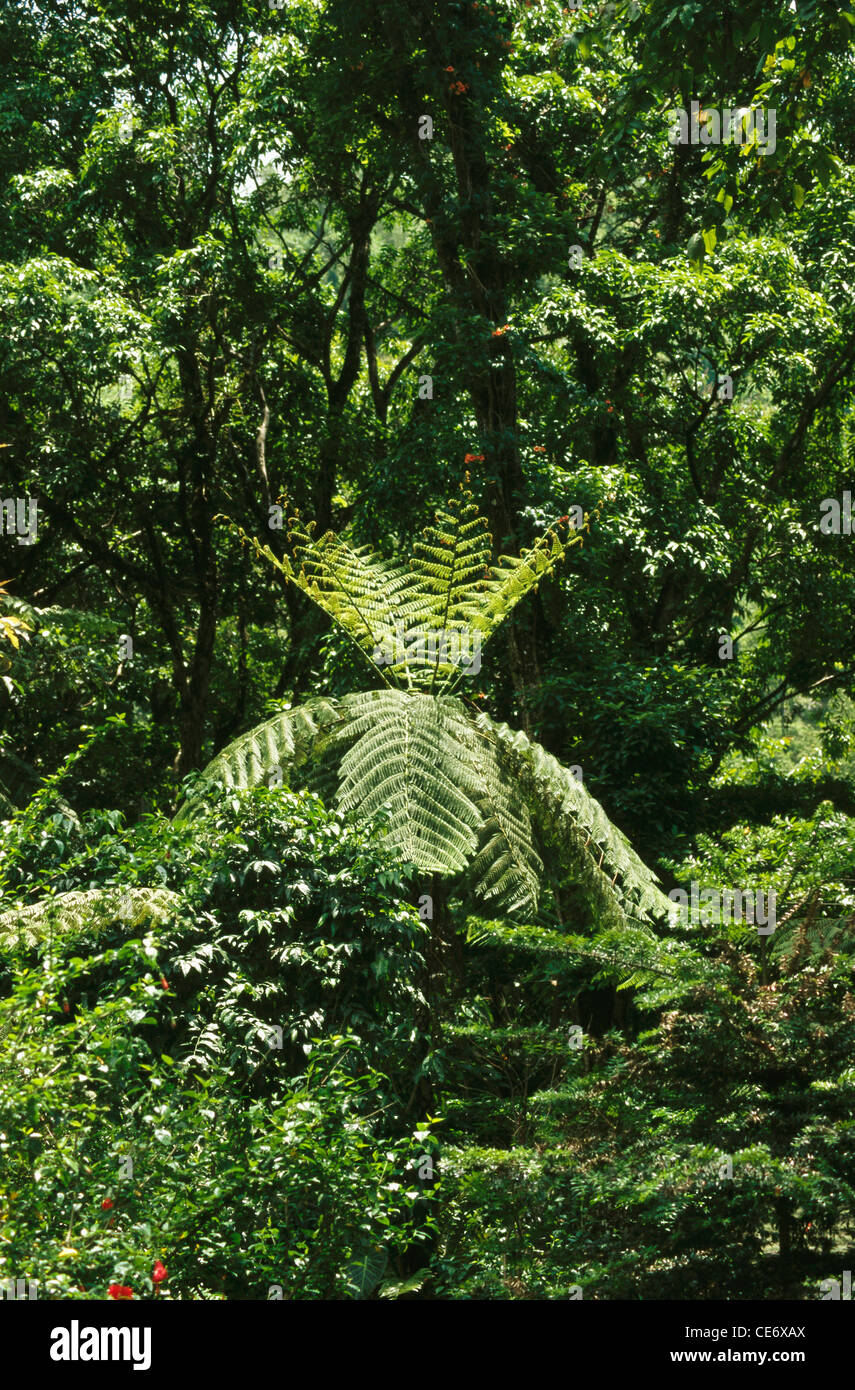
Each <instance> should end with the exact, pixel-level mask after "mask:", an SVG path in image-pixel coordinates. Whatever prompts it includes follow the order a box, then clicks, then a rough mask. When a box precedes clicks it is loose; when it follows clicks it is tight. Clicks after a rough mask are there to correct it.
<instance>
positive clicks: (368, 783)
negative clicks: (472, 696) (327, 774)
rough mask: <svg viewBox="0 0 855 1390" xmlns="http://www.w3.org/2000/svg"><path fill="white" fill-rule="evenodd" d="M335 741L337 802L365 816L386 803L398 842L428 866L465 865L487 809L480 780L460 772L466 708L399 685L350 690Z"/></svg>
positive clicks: (432, 869)
mask: <svg viewBox="0 0 855 1390" xmlns="http://www.w3.org/2000/svg"><path fill="white" fill-rule="evenodd" d="M340 709H341V712H342V713H343V714H344V716H345V721H344V722H343V723H342V724H341V725H340V727H339V728H338V729H337V730H336V731H335V732H334V733H333V734H332V735H331V738H330V739H329V741H328V742H329V746H330V747H334V748H336V749H339V750H340V749H344V748H347V751H346V752H345V753H344V755H343V756H342V758H341V761H340V764H339V786H338V794H337V798H336V800H337V802H338V805H339V806H340V807H341V808H342V809H343V810H353V811H357V812H359V813H360V814H361V815H364V816H365V817H370V816H372V815H374V814H375V813H376V812H377V811H379V810H380V809H381V807H384V808H385V809H386V812H387V815H388V817H389V827H388V836H389V839H390V841H391V844H392V845H393V846H394V847H395V848H396V849H398V850H400V852H401V854H402V855H403V856H404V857H405V858H406V859H408V860H409V861H410V863H412V864H417V865H418V866H419V868H422V869H424V870H425V872H427V873H445V874H456V873H460V872H462V871H463V870H464V869H465V868H466V865H467V863H468V862H469V860H470V859H471V858H472V855H473V854H474V852H475V850H476V848H477V843H478V837H477V832H478V830H479V828H480V826H481V823H482V816H481V813H480V811H479V808H478V805H477V802H476V800H475V798H474V796H473V792H474V791H475V779H474V778H473V777H469V778H467V777H466V776H461V768H460V752H461V745H460V734H459V728H460V715H461V713H462V710H461V707H460V706H459V705H458V704H457V702H456V701H453V700H445V699H441V698H439V699H434V698H433V697H432V696H430V695H424V694H417V693H413V694H408V693H405V692H404V691H398V690H377V691H371V692H368V693H367V694H363V695H348V696H345V697H344V699H343V700H342V701H341V702H340Z"/></svg>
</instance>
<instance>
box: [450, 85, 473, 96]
mask: <svg viewBox="0 0 855 1390" xmlns="http://www.w3.org/2000/svg"><path fill="white" fill-rule="evenodd" d="M448 90H449V91H450V92H453V93H454V95H455V96H457V97H462V96H463V93H464V92H468V91H469V87H468V85H467V83H465V82H452V84H451V86H450V87H449V89H448Z"/></svg>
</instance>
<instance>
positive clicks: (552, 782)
mask: <svg viewBox="0 0 855 1390" xmlns="http://www.w3.org/2000/svg"><path fill="white" fill-rule="evenodd" d="M476 724H477V726H478V728H479V729H481V730H482V731H483V733H484V734H485V736H486V737H488V738H491V739H493V740H495V743H496V749H497V756H498V758H499V761H500V763H501V764H502V766H503V769H504V773H505V775H506V776H510V777H512V778H515V779H518V781H519V784H520V786H521V787H522V788H524V794H525V796H526V801H527V804H528V806H529V807H530V808H531V812H532V818H533V820H534V823H535V827H536V829H537V831H538V834H539V837H540V838H541V840H542V842H543V844H544V847H545V848H546V849H548V850H549V851H550V855H551V856H554V857H555V863H556V865H557V866H559V867H561V868H564V869H565V870H566V869H567V868H571V870H572V871H573V872H574V874H575V877H576V880H577V882H580V883H582V884H583V886H585V887H586V888H587V889H588V890H589V891H590V892H591V893H592V894H593V895H594V897H595V898H596V899H597V900H598V901H599V903H600V906H601V908H602V910H603V911H604V912H606V913H607V915H613V913H614V909H615V908H617V909H618V910H619V918H618V920H621V919H623V918H634V919H637V920H649V919H651V918H667V916H668V914H669V911H670V908H671V903H670V902H669V900H668V898H667V897H666V895H665V894H664V893H663V892H662V890H661V888H659V886H658V884H657V882H656V879H655V877H654V875H653V874H652V873H651V871H650V870H649V869H648V867H647V865H646V864H645V863H644V862H643V860H641V859H640V858H639V856H638V855H637V854H636V853H635V850H634V849H633V848H632V845H631V844H630V843H629V840H628V839H627V837H626V836H625V835H624V833H623V831H621V830H618V828H617V826H614V825H612V823H611V821H610V820H609V818H608V816H607V815H606V813H605V811H604V810H603V808H602V806H601V805H600V803H599V802H598V801H597V800H596V799H595V798H594V797H593V796H591V794H590V792H589V791H588V790H587V789H586V788H585V786H584V785H583V783H582V782H581V781H579V780H577V778H576V777H575V776H574V775H573V773H571V772H570V771H569V770H568V769H567V768H566V767H564V766H563V764H561V763H560V762H559V761H558V759H557V758H554V757H553V756H552V755H551V754H550V753H547V752H546V750H545V749H544V748H541V746H540V745H539V744H537V743H533V742H532V741H531V740H530V739H528V738H527V737H526V735H525V734H524V733H522V732H515V731H514V730H512V729H510V728H509V727H508V725H507V724H499V723H495V722H494V721H493V720H491V719H490V718H489V716H488V715H486V714H483V713H479V714H478V715H477V716H476ZM574 865H575V868H574V867H573V866H574Z"/></svg>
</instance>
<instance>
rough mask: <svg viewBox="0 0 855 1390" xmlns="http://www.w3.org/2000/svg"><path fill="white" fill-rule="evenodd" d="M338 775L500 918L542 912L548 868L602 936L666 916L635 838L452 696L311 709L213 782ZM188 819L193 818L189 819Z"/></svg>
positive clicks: (337, 788)
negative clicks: (274, 771) (574, 888)
mask: <svg viewBox="0 0 855 1390" xmlns="http://www.w3.org/2000/svg"><path fill="white" fill-rule="evenodd" d="M289 763H290V764H292V765H301V764H308V766H309V769H310V770H311V768H313V767H317V766H320V765H321V764H322V763H323V765H324V766H329V767H331V769H332V775H333V777H334V782H333V786H334V793H333V795H334V799H335V801H336V803H337V805H338V806H339V807H340V808H342V809H344V810H352V811H356V812H358V813H359V814H360V815H362V816H365V817H366V818H369V817H371V816H373V815H374V814H375V813H376V812H378V811H380V810H381V809H385V811H386V814H387V823H388V831H387V833H388V836H389V839H390V843H391V844H392V846H394V848H395V849H397V850H398V851H400V853H401V854H402V856H404V857H405V858H406V859H407V860H408V861H409V862H410V863H413V864H416V865H417V866H418V867H419V868H421V869H423V870H424V871H425V872H426V873H440V874H448V875H458V874H463V873H465V875H466V878H465V882H466V885H467V888H468V890H469V891H470V892H471V893H472V895H473V897H475V898H477V899H480V900H481V901H484V902H487V903H489V904H490V906H491V907H492V908H502V909H503V910H505V911H508V912H531V911H533V910H534V908H535V907H536V904H537V900H538V896H539V892H538V889H539V883H540V880H541V877H542V874H543V863H542V861H541V857H540V854H539V853H538V849H539V848H540V850H541V851H546V852H547V853H548V854H549V858H550V862H551V863H552V864H554V865H555V866H556V868H557V870H558V872H559V873H560V874H561V875H562V876H563V878H564V880H565V881H566V882H572V883H576V884H579V885H580V886H582V887H583V888H584V889H586V891H587V892H588V893H589V895H590V896H591V898H592V899H593V900H594V902H595V904H596V905H597V908H598V912H599V915H600V918H601V921H602V923H603V925H605V926H607V925H613V926H621V927H625V926H626V925H627V922H628V920H629V921H631V920H633V919H635V920H638V921H642V922H643V921H645V920H647V919H649V918H651V917H659V916H667V915H668V912H669V909H670V903H669V901H668V899H667V898H666V897H665V895H664V893H663V892H662V891H661V889H660V888H659V887H658V886H657V884H656V881H655V879H654V877H653V875H652V874H651V872H650V870H649V869H648V868H647V867H646V865H645V864H644V863H643V862H642V861H641V859H639V857H638V855H637V854H636V853H635V851H634V850H633V849H632V846H631V845H630V843H629V841H628V840H627V838H626V836H625V835H624V834H623V833H622V832H621V831H620V830H618V829H617V828H616V827H615V826H613V825H612V823H611V821H610V820H609V818H608V816H607V815H606V813H605V811H604V810H603V808H602V806H600V804H599V802H598V801H596V800H595V799H594V797H592V796H591V795H590V793H589V792H588V791H587V790H586V789H585V787H584V786H583V785H582V784H581V782H578V781H577V780H576V778H575V777H573V775H572V774H571V773H570V772H569V771H568V770H567V769H566V768H564V767H562V765H561V764H560V763H559V762H558V761H557V759H555V758H553V757H551V755H550V754H548V753H547V752H546V751H545V750H544V749H543V748H540V747H539V745H537V744H535V743H531V742H530V741H529V739H527V738H526V736H525V735H524V734H522V733H513V732H512V731H511V730H510V729H509V728H508V726H507V725H506V724H496V723H494V722H493V721H492V720H490V719H489V718H488V716H486V715H484V714H479V715H478V716H477V717H476V718H474V719H473V718H472V717H471V716H470V715H469V713H468V712H467V710H466V708H465V706H464V705H463V704H462V703H461V702H460V701H459V700H456V699H455V698H454V697H453V696H448V695H443V696H432V695H429V694H425V693H423V692H406V691H399V690H393V689H386V690H377V691H369V692H366V693H362V694H355V695H346V696H344V697H343V698H342V699H339V700H331V699H330V700H324V699H318V700H312V701H309V703H308V704H306V705H305V706H303V707H302V708H301V709H298V710H288V711H285V712H284V713H282V714H280V715H277V716H275V718H274V719H272V720H268V721H267V723H266V724H262V725H260V726H259V728H258V729H255V730H253V731H252V732H250V733H249V734H244V735H243V736H242V737H241V738H240V739H236V740H235V742H234V743H232V744H230V745H229V747H228V748H227V749H225V750H224V752H223V753H221V754H220V755H219V757H218V758H215V759H214V761H213V762H212V763H210V764H209V765H208V767H207V768H206V769H205V772H204V773H203V781H202V787H201V789H200V790H199V791H198V792H197V793H196V795H195V798H194V800H193V803H192V804H191V806H190V811H191V812H192V810H193V807H194V805H195V804H197V803H198V802H199V801H200V800H201V801H204V784H205V782H207V781H218V782H224V783H225V784H226V785H227V786H236V787H245V786H251V785H254V784H256V783H258V782H261V781H263V780H265V779H266V778H267V776H268V774H269V772H270V770H271V768H273V767H280V768H285V767H286V766H287V765H288V764H289ZM182 809H183V808H182Z"/></svg>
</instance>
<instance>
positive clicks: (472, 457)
mask: <svg viewBox="0 0 855 1390" xmlns="http://www.w3.org/2000/svg"><path fill="white" fill-rule="evenodd" d="M463 462H464V463H483V462H484V455H483V454H464V455H463Z"/></svg>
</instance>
